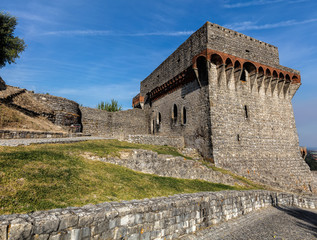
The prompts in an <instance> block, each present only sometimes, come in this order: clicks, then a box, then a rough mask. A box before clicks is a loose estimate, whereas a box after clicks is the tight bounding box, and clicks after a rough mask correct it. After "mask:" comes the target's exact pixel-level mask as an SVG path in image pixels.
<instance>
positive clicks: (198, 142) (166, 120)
mask: <svg viewBox="0 0 317 240" xmlns="http://www.w3.org/2000/svg"><path fill="white" fill-rule="evenodd" d="M202 83H203V86H202V87H200V86H199V84H198V82H197V81H193V82H190V83H188V84H186V85H184V86H182V87H181V88H179V89H177V90H175V91H173V92H172V93H170V94H167V95H165V96H164V97H162V98H159V99H158V100H156V101H154V102H153V103H152V106H151V107H149V105H148V104H147V105H145V110H146V111H147V112H148V114H149V115H150V116H149V122H150V123H151V124H152V131H151V132H153V128H154V134H155V135H168V136H183V137H184V140H185V145H186V147H192V148H196V149H197V150H198V151H199V152H200V153H201V154H202V155H204V156H205V157H211V155H212V144H211V142H210V134H211V130H210V115H209V111H210V110H209V108H210V107H209V101H208V85H206V83H204V82H202ZM174 104H175V105H176V107H177V119H176V121H174V120H175V119H173V118H172V116H173V108H174ZM184 108H185V111H186V123H183V118H184ZM159 114H160V115H161V123H159V124H158V121H157V120H158V115H159Z"/></svg>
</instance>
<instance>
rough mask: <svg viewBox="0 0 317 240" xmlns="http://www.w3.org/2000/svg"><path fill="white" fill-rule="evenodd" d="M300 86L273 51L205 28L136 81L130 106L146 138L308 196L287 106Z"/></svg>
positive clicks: (308, 176)
mask: <svg viewBox="0 0 317 240" xmlns="http://www.w3.org/2000/svg"><path fill="white" fill-rule="evenodd" d="M300 85H301V79H300V73H299V71H297V70H294V69H290V68H287V67H284V66H281V65H279V54H278V49H277V47H275V46H272V45H270V44H267V43H264V42H262V41H259V40H256V39H254V38H251V37H249V36H246V35H244V34H241V33H238V32H236V31H233V30H230V29H227V28H224V27H221V26H219V25H217V24H213V23H210V22H207V23H205V24H204V25H203V26H202V27H201V28H200V29H199V30H197V31H196V32H195V33H193V34H192V35H191V36H190V37H189V38H188V39H187V40H186V41H185V42H184V43H183V44H182V45H181V46H180V47H179V48H178V49H177V50H176V51H175V52H173V53H172V54H171V55H170V56H169V57H168V58H167V59H166V60H165V61H164V62H163V63H162V64H161V65H160V66H158V67H157V68H156V69H155V70H154V71H153V72H152V73H151V74H150V75H149V76H148V77H147V78H145V79H144V80H143V81H142V82H141V88H140V94H138V95H137V96H136V97H135V98H134V99H133V105H134V107H142V108H144V110H145V111H146V113H147V119H148V122H149V126H150V129H149V133H151V134H155V135H173V136H183V137H184V139H185V144H186V146H187V147H194V148H196V149H198V151H199V152H200V153H201V154H202V155H203V156H204V157H205V158H209V159H211V160H212V161H214V163H215V164H216V166H219V167H223V168H226V169H230V170H231V171H234V172H237V173H238V174H241V175H244V176H247V177H249V178H253V179H256V180H258V181H262V182H263V183H269V184H271V185H275V186H277V187H283V188H286V189H287V188H288V189H297V190H298V189H301V190H304V191H312V188H313V184H312V179H313V178H312V175H311V172H310V170H309V167H308V165H307V164H306V163H305V162H304V160H303V159H302V158H301V156H300V150H299V142H298V135H297V130H296V126H295V119H294V113H293V108H292V104H291V99H292V98H293V96H294V94H295V92H296V91H297V89H298V88H299V86H300Z"/></svg>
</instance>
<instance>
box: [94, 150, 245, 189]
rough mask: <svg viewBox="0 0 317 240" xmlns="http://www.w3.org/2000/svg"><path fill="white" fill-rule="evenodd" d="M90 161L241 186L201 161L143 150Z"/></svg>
mask: <svg viewBox="0 0 317 240" xmlns="http://www.w3.org/2000/svg"><path fill="white" fill-rule="evenodd" d="M90 159H92V160H100V161H103V162H107V163H113V164H117V165H120V166H123V167H127V168H129V169H132V170H134V171H140V172H144V173H150V174H156V175H159V176H162V177H174V178H183V179H200V180H204V181H209V182H214V183H222V184H228V185H232V186H235V185H237V184H238V185H239V184H241V182H239V181H237V180H236V179H234V178H233V177H231V176H229V175H226V174H223V173H221V172H217V171H214V170H212V169H210V168H208V167H206V166H204V165H203V164H202V163H201V162H199V161H194V160H186V159H184V158H183V157H172V156H169V155H163V154H158V153H156V152H152V151H148V150H142V149H134V150H131V151H124V152H120V158H99V157H96V156H92V157H90Z"/></svg>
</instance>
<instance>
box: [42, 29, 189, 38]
mask: <svg viewBox="0 0 317 240" xmlns="http://www.w3.org/2000/svg"><path fill="white" fill-rule="evenodd" d="M193 32H194V31H171V32H143V33H117V32H112V31H108V30H67V31H52V32H44V33H42V35H58V36H59V35H64V36H65V35H67V36H79V35H81V36H119V37H120V36H123V37H125V36H127V37H143V36H186V35H191V34H192V33H193Z"/></svg>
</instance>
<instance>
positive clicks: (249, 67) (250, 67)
mask: <svg viewBox="0 0 317 240" xmlns="http://www.w3.org/2000/svg"><path fill="white" fill-rule="evenodd" d="M243 69H245V70H247V72H248V73H256V72H257V68H256V66H255V65H254V64H253V63H251V62H245V63H244V64H243Z"/></svg>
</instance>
